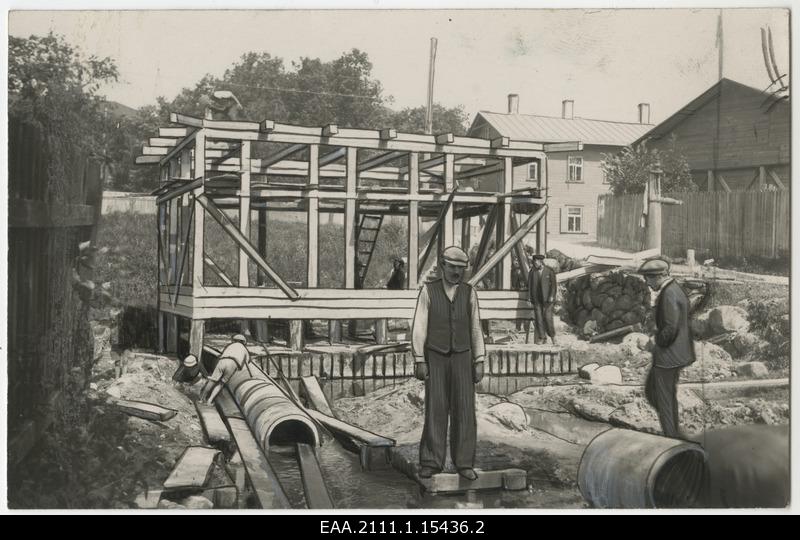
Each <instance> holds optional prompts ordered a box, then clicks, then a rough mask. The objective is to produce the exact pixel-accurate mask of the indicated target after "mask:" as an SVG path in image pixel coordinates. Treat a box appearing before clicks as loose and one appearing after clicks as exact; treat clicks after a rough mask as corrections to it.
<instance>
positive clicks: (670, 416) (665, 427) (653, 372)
mask: <svg viewBox="0 0 800 540" xmlns="http://www.w3.org/2000/svg"><path fill="white" fill-rule="evenodd" d="M680 373H681V368H679V367H677V368H661V367H657V366H655V365H654V366H653V367H651V368H650V373H648V374H647V381H646V382H645V385H644V395H645V397H646V398H647V401H648V402H649V403H650V405H652V406H653V408H655V410H656V412H657V413H658V420H659V422H661V430H662V431H663V432H664V435H665V436H666V437H672V438H683V435H682V434H681V431H680V427H679V425H678V422H679V417H678V377H679V376H680Z"/></svg>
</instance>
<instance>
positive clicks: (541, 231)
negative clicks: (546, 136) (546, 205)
mask: <svg viewBox="0 0 800 540" xmlns="http://www.w3.org/2000/svg"><path fill="white" fill-rule="evenodd" d="M541 163H542V165H543V166H542V167H541V168H542V169H543V171H539V177H540V178H541V180H539V185H540V186H544V190H543V191H542V193H543V194H544V196H545V197H546V196H547V195H548V194H549V186H550V168H549V167H550V166H549V165H548V160H547V157H545V158H544V159H542V160H541ZM543 172H544V174H542V173H543ZM536 253H541V254H546V253H547V216H545V217H544V219H542V220H541V221H540V222H539V223H537V224H536Z"/></svg>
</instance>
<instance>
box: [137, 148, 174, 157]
mask: <svg viewBox="0 0 800 540" xmlns="http://www.w3.org/2000/svg"><path fill="white" fill-rule="evenodd" d="M167 152H169V148H166V147H163V146H142V155H143V156H165V155H167Z"/></svg>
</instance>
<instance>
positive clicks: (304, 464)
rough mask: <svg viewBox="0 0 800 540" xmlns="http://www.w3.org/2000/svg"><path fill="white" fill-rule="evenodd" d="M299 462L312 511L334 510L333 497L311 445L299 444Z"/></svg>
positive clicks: (307, 502) (308, 503)
mask: <svg viewBox="0 0 800 540" xmlns="http://www.w3.org/2000/svg"><path fill="white" fill-rule="evenodd" d="M297 462H298V463H299V464H300V476H301V478H302V479H303V490H304V491H305V495H306V504H307V505H308V507H309V508H311V509H317V508H333V507H334V506H333V501H332V500H331V495H330V493H328V487H327V486H326V485H325V479H324V478H323V477H322V469H321V468H320V466H319V461H318V460H317V455H316V454H315V453H314V448H313V447H312V446H311V445H308V444H303V443H298V445H297Z"/></svg>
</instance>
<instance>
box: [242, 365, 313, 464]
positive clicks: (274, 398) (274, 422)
mask: <svg viewBox="0 0 800 540" xmlns="http://www.w3.org/2000/svg"><path fill="white" fill-rule="evenodd" d="M228 388H229V389H230V390H231V393H232V394H233V397H234V399H235V400H236V402H237V403H238V404H239V407H240V408H241V409H242V412H243V413H244V417H245V420H246V421H247V423H248V424H249V425H250V428H251V430H252V431H253V434H254V435H255V437H256V440H257V441H258V443H259V444H260V445H261V448H262V449H263V450H264V452H265V453H268V452H269V448H270V447H272V446H289V445H292V446H294V445H296V444H308V445H311V446H319V445H320V437H319V432H318V431H317V428H316V426H315V425H314V422H313V421H312V419H311V418H309V416H308V415H307V414H306V413H305V412H304V411H303V410H301V409H300V408H299V407H298V406H297V405H295V404H294V403H293V402H292V401H291V400H290V399H289V398H288V397H287V396H286V394H284V393H283V391H282V390H281V389H280V388H278V386H277V385H276V384H275V383H274V382H273V381H272V380H269V379H262V378H254V377H251V376H250V374H249V373H247V371H246V370H243V371H240V372H238V373H236V374H235V375H234V376H233V377H231V379H230V381H228Z"/></svg>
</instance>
